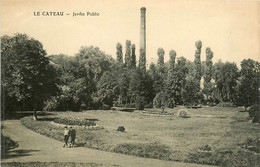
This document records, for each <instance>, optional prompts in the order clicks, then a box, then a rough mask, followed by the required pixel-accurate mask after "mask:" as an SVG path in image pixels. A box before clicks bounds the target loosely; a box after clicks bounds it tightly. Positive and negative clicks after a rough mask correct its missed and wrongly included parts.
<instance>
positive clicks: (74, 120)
mask: <svg viewBox="0 0 260 167" xmlns="http://www.w3.org/2000/svg"><path fill="white" fill-rule="evenodd" d="M53 122H55V123H59V124H64V125H78V126H95V125H96V123H95V122H94V121H93V120H88V119H78V118H73V117H64V118H56V119H54V120H53Z"/></svg>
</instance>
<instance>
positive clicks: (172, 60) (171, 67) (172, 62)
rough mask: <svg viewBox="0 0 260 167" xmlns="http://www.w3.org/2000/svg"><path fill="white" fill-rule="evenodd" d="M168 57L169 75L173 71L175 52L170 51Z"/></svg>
mask: <svg viewBox="0 0 260 167" xmlns="http://www.w3.org/2000/svg"><path fill="white" fill-rule="evenodd" d="M169 55H170V68H169V69H170V70H169V71H170V73H173V71H174V66H175V59H176V52H175V51H174V50H171V51H170V52H169Z"/></svg>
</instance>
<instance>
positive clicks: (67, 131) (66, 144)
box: [63, 126, 69, 147]
mask: <svg viewBox="0 0 260 167" xmlns="http://www.w3.org/2000/svg"><path fill="white" fill-rule="evenodd" d="M64 128H65V129H64V145H63V147H65V146H67V147H68V140H69V129H68V127H67V126H65V127H64Z"/></svg>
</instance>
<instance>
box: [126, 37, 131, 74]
mask: <svg viewBox="0 0 260 167" xmlns="http://www.w3.org/2000/svg"><path fill="white" fill-rule="evenodd" d="M125 45H126V47H125V65H126V67H127V68H128V69H129V68H131V64H132V61H131V41H129V40H126V43H125Z"/></svg>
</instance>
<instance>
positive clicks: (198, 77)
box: [194, 41, 202, 89]
mask: <svg viewBox="0 0 260 167" xmlns="http://www.w3.org/2000/svg"><path fill="white" fill-rule="evenodd" d="M195 46H196V48H197V50H196V51H195V59H194V64H195V70H196V73H195V76H194V78H195V80H196V86H197V87H198V88H197V89H199V88H200V80H201V76H202V73H201V60H200V54H201V47H202V42H201V41H196V42H195Z"/></svg>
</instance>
